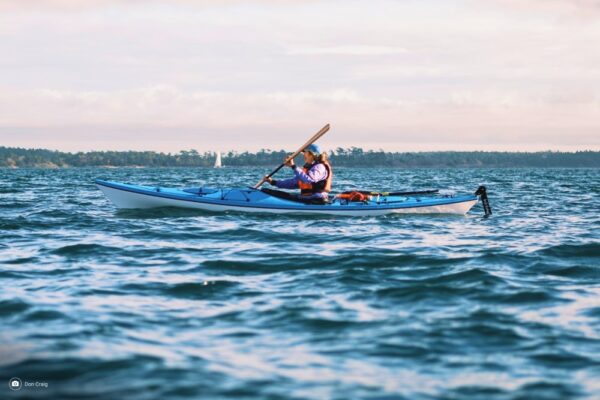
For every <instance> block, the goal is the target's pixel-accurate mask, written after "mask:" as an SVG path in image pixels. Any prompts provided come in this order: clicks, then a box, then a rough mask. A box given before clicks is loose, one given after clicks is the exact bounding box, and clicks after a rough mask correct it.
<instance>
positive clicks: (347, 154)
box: [0, 147, 600, 169]
mask: <svg viewBox="0 0 600 400" xmlns="http://www.w3.org/2000/svg"><path fill="white" fill-rule="evenodd" d="M286 154H287V153H286V152H285V151H284V150H261V151H258V152H255V153H250V152H247V151H246V152H235V151H229V152H227V153H222V163H223V165H224V166H226V167H227V166H229V167H273V166H275V165H278V164H279V163H281V161H282V160H283V158H284V157H285V156H286ZM328 156H329V158H330V159H331V162H332V164H334V165H335V166H337V167H361V168H371V167H376V168H382V167H389V168H526V167H537V168H600V151H591V150H586V151H576V152H554V151H544V152H523V153H521V152H500V151H436V152H402V153H400V152H386V151H383V150H378V151H374V150H368V151H366V150H363V149H360V148H357V147H352V148H349V149H344V148H337V149H336V150H334V151H332V152H330V153H328ZM215 157H216V154H215V153H213V152H204V153H199V152H197V151H196V150H187V151H186V150H182V151H180V152H179V153H160V152H154V151H91V152H78V153H71V152H61V151H54V150H46V149H24V148H15V147H0V168H48V169H52V168H81V167H96V168H120V167H127V168H172V167H200V168H201V167H205V168H211V167H212V166H213V165H214V162H215ZM296 161H297V163H301V162H302V160H301V159H300V158H299V159H297V160H296Z"/></svg>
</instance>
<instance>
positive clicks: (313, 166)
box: [264, 143, 333, 204]
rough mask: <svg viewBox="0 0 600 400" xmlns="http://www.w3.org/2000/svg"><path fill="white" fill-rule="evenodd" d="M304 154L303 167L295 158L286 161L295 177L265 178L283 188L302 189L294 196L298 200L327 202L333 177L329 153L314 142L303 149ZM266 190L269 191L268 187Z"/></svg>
mask: <svg viewBox="0 0 600 400" xmlns="http://www.w3.org/2000/svg"><path fill="white" fill-rule="evenodd" d="M302 156H303V157H304V167H303V168H300V167H298V166H296V165H295V164H294V159H293V158H291V159H290V160H289V161H287V162H286V163H285V165H286V166H288V167H290V168H292V170H293V171H294V177H293V178H290V179H284V180H274V179H272V178H270V177H268V176H266V177H265V180H266V181H267V182H269V183H270V184H271V185H273V186H276V187H278V188H281V189H300V194H299V195H296V196H294V198H295V199H297V200H300V201H305V202H307V203H316V204H319V203H321V204H322V203H325V202H327V199H328V195H327V193H329V192H330V191H331V181H332V179H333V171H332V169H331V165H330V164H329V161H328V159H327V154H326V153H323V152H321V148H320V147H319V146H318V145H317V144H314V143H313V144H311V145H309V146H308V147H307V148H305V149H304V150H302ZM264 191H266V192H268V189H266V190H265V189H264Z"/></svg>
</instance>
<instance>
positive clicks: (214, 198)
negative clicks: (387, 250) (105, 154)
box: [95, 180, 487, 216]
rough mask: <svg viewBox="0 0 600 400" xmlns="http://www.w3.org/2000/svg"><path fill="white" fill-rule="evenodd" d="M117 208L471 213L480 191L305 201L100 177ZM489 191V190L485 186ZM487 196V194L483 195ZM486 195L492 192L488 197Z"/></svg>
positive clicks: (255, 191) (243, 191) (252, 192)
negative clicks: (306, 202)
mask: <svg viewBox="0 0 600 400" xmlns="http://www.w3.org/2000/svg"><path fill="white" fill-rule="evenodd" d="M95 183H96V185H97V186H98V188H99V189H100V190H101V191H102V192H103V193H104V195H105V196H106V197H107V198H108V199H110V200H111V201H112V202H113V203H114V204H115V205H116V206H117V208H120V209H136V208H137V209H139V208H156V207H180V208H193V209H200V210H206V211H217V212H218V211H240V212H254V213H256V212H260V213H275V214H329V215H348V216H376V215H384V214H391V213H403V214H460V215H463V214H466V213H467V212H468V211H469V210H470V209H471V208H472V207H473V206H474V205H475V204H476V203H477V201H478V200H479V197H480V196H478V194H481V193H477V194H468V195H460V196H450V195H445V196H391V195H379V196H371V197H370V199H369V200H368V201H361V202H349V201H347V200H342V199H333V200H332V201H331V202H330V203H327V204H305V203H302V202H297V201H292V200H288V199H283V198H279V197H275V196H273V195H271V194H267V193H265V192H263V191H261V190H258V189H254V188H229V189H225V188H207V187H201V188H187V189H176V188H165V187H153V186H140V185H131V184H127V183H119V182H110V181H104V180H96V181H95ZM484 194H485V190H484ZM482 197H483V195H482ZM486 201H487V198H486Z"/></svg>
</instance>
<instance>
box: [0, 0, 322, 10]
mask: <svg viewBox="0 0 600 400" xmlns="http://www.w3.org/2000/svg"><path fill="white" fill-rule="evenodd" d="M317 1H318V0H252V1H250V2H248V1H244V0H83V1H73V0H35V1H28V0H2V1H1V2H0V10H4V11H20V12H27V11H53V12H77V11H89V10H94V9H106V8H111V7H149V6H156V5H159V6H160V5H162V6H169V7H182V6H185V7H194V8H206V7H210V8H218V7H224V6H232V5H244V4H254V5H260V4H268V5H269V6H278V5H290V4H298V3H299V2H300V3H315V2H317Z"/></svg>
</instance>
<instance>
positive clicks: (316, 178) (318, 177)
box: [294, 164, 327, 183]
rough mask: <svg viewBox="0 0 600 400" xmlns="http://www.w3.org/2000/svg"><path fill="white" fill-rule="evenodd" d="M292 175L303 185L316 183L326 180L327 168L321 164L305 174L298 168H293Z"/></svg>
mask: <svg viewBox="0 0 600 400" xmlns="http://www.w3.org/2000/svg"><path fill="white" fill-rule="evenodd" d="M294 175H296V177H297V178H298V179H300V180H301V181H302V182H304V183H317V182H321V181H322V180H325V179H327V168H325V166H324V165H323V164H317V165H315V166H314V167H312V168H311V169H310V171H308V174H307V173H305V172H304V171H303V170H302V169H301V168H300V167H295V168H294Z"/></svg>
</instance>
